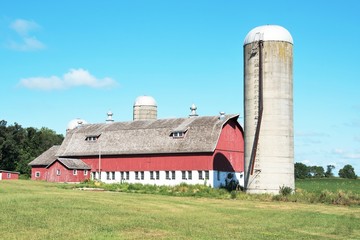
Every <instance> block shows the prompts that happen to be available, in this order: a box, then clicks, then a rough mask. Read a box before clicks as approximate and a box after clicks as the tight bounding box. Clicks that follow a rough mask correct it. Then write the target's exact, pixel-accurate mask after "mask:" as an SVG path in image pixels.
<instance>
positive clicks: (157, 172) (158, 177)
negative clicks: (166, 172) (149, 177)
mask: <svg viewBox="0 0 360 240" xmlns="http://www.w3.org/2000/svg"><path fill="white" fill-rule="evenodd" d="M159 179H160V172H159V171H156V180H159Z"/></svg>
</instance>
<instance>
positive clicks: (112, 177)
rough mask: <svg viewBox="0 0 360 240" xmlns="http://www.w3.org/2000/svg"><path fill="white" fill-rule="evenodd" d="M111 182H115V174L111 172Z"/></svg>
mask: <svg viewBox="0 0 360 240" xmlns="http://www.w3.org/2000/svg"><path fill="white" fill-rule="evenodd" d="M111 180H115V172H111Z"/></svg>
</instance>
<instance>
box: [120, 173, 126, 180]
mask: <svg viewBox="0 0 360 240" xmlns="http://www.w3.org/2000/svg"><path fill="white" fill-rule="evenodd" d="M124 179H125V178H124V172H120V180H124Z"/></svg>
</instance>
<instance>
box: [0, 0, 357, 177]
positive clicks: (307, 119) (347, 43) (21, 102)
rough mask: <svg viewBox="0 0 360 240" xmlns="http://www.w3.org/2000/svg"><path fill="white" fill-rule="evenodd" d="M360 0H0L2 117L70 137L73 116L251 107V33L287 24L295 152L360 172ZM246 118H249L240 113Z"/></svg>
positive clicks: (299, 158) (121, 117)
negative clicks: (143, 101) (247, 71)
mask: <svg viewBox="0 0 360 240" xmlns="http://www.w3.org/2000/svg"><path fill="white" fill-rule="evenodd" d="M359 10H360V1H356V0H353V1H349V0H348V1H346V0H343V1H321V0H317V1H307V0H303V1H290V0H286V1H277V0H273V1H210V0H209V1H200V0H198V1H190V0H182V1H175V0H174V1H165V0H164V1H150V0H143V1H137V0H131V1H130V0H129V1H125V0H124V1H115V0H108V1H89V0H86V1H85V0H78V1H70V0H63V1H45V0H44V1H41V0H37V1H26V0H23V1H17V0H2V1H1V2H0V63H1V68H0V69H1V70H0V82H1V88H0V96H1V107H0V119H4V120H6V121H7V122H8V124H13V123H14V122H17V123H19V124H21V125H22V126H23V127H30V126H32V127H36V128H41V127H43V126H45V127H48V128H50V129H53V130H55V131H56V132H58V133H62V134H65V129H66V126H67V124H68V122H69V121H70V120H72V119H74V118H78V117H80V118H83V119H85V120H86V121H87V122H90V123H98V122H104V121H105V119H106V112H107V111H109V110H111V111H112V112H113V113H114V119H115V120H116V121H130V120H132V106H133V103H134V100H135V98H136V97H137V96H140V95H151V96H153V97H154V98H155V99H156V101H157V103H158V116H159V118H169V117H186V116H187V115H188V114H189V113H190V110H189V107H190V106H191V104H192V103H195V104H196V105H197V107H198V111H197V112H198V114H199V115H217V114H218V112H219V111H224V112H226V113H239V114H240V115H241V116H242V115H243V40H244V38H245V36H246V34H247V33H248V32H249V31H250V30H251V29H252V28H254V27H256V26H260V25H264V24H277V25H281V26H283V27H285V28H286V29H288V30H289V32H290V33H291V34H292V37H293V39H294V121H295V123H294V127H295V161H296V162H303V163H305V164H307V165H321V166H323V167H326V165H328V164H334V165H335V166H336V169H335V172H336V173H337V171H338V170H339V168H341V167H343V166H344V165H345V164H351V165H353V166H354V167H355V170H356V172H357V174H358V175H360V147H359V146H360V97H359V86H360V81H359V80H360V79H359V74H358V73H357V71H358V70H359V68H360V64H359V63H360V61H359V55H360V47H359V46H360V45H359V43H358V39H359V38H360V31H359V23H360V14H359ZM240 122H241V124H242V123H243V118H242V117H241V118H240Z"/></svg>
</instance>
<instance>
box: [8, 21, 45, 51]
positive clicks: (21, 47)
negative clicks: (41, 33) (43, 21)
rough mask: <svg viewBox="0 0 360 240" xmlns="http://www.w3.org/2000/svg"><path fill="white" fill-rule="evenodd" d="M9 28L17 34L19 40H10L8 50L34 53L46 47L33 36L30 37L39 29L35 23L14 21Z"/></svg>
mask: <svg viewBox="0 0 360 240" xmlns="http://www.w3.org/2000/svg"><path fill="white" fill-rule="evenodd" d="M10 28H11V29H12V30H14V31H15V32H16V33H17V35H18V37H19V38H20V39H19V40H17V41H14V40H10V42H9V44H8V46H9V48H11V49H13V50H16V51H36V50H41V49H44V48H45V47H46V46H45V44H43V43H42V42H41V41H39V40H38V39H37V38H36V37H35V36H31V35H30V33H31V32H32V31H35V30H39V29H40V28H41V27H40V25H38V24H37V23H36V22H34V21H28V20H24V19H16V20H15V21H13V22H12V23H11V24H10Z"/></svg>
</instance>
